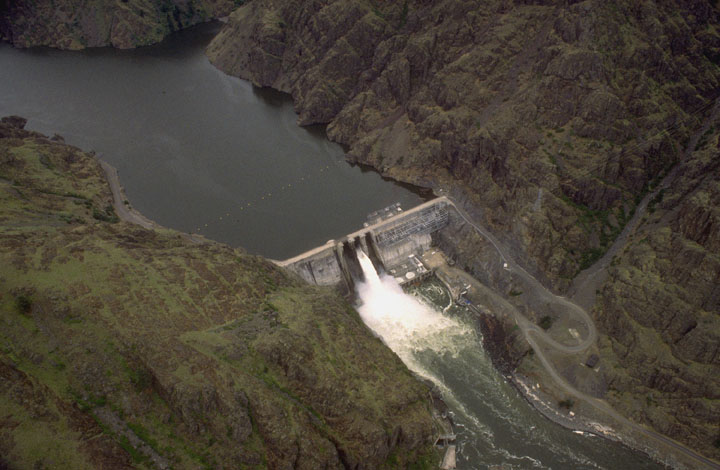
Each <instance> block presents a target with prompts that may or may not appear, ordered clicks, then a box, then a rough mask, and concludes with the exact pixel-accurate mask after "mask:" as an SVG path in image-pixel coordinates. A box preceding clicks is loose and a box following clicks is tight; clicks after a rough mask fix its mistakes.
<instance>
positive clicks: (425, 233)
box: [277, 197, 452, 290]
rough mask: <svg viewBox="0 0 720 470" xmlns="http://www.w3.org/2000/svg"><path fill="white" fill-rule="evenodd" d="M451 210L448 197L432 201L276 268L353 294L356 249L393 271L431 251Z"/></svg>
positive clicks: (378, 264) (333, 241)
mask: <svg viewBox="0 0 720 470" xmlns="http://www.w3.org/2000/svg"><path fill="white" fill-rule="evenodd" d="M451 206H452V202H450V201H449V200H448V199H447V198H445V197H440V198H437V199H433V200H432V201H428V202H426V203H424V204H421V205H419V206H417V207H414V208H412V209H410V210H408V211H406V212H402V213H396V214H395V215H393V216H392V217H389V218H386V219H383V220H381V221H379V222H377V223H375V224H373V225H371V226H368V227H364V228H362V229H360V230H358V231H356V232H353V233H351V234H348V235H346V236H344V237H343V238H341V239H338V240H332V241H330V242H328V243H327V244H325V245H323V246H319V247H317V248H314V249H312V250H309V251H307V252H305V253H302V254H300V255H298V256H295V257H293V258H290V259H288V260H285V261H280V262H278V263H277V264H279V265H280V266H283V267H286V268H287V269H289V270H290V271H293V272H295V273H296V274H298V275H299V276H300V277H302V278H303V279H305V280H306V281H307V282H309V283H312V284H318V285H344V286H345V287H347V288H348V289H350V290H352V287H353V283H354V278H355V277H357V272H358V270H359V266H355V264H357V257H356V256H355V250H356V249H360V248H362V249H363V250H364V251H365V252H366V253H367V254H368V256H370V258H371V259H372V261H373V263H374V264H375V265H376V267H379V268H385V269H390V268H392V267H393V266H395V265H398V264H399V263H401V262H404V261H407V258H408V256H409V255H411V254H415V255H419V254H420V253H421V252H422V250H424V249H427V248H428V247H429V245H430V242H431V234H432V233H434V232H436V231H438V230H440V229H442V228H443V227H445V226H446V225H447V224H448V220H449V214H448V210H449V208H450V207H451Z"/></svg>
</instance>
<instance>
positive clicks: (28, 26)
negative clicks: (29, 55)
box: [0, 0, 237, 49]
mask: <svg viewBox="0 0 720 470" xmlns="http://www.w3.org/2000/svg"><path fill="white" fill-rule="evenodd" d="M236 6H237V3H236V2H235V1H234V0H81V1H69V0H55V1H52V2H50V1H46V0H41V1H30V0H6V1H3V2H0V8H1V9H0V38H2V39H4V40H6V41H8V42H10V43H12V45H13V46H15V47H32V46H50V47H56V48H60V49H83V48H86V47H99V46H113V47H117V48H120V49H129V48H133V47H137V46H145V45H148V44H154V43H156V42H159V41H161V40H162V39H163V38H164V37H165V36H167V35H168V34H169V33H171V32H173V31H178V30H180V29H183V28H187V27H189V26H192V25H195V24H198V23H202V22H205V21H209V20H211V19H215V18H219V17H223V16H226V15H228V14H229V13H230V12H231V11H232V9H233V8H235V7H236Z"/></svg>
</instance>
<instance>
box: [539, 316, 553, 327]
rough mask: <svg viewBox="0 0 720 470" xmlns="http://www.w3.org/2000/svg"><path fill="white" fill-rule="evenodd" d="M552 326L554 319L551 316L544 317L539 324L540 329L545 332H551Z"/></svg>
mask: <svg viewBox="0 0 720 470" xmlns="http://www.w3.org/2000/svg"><path fill="white" fill-rule="evenodd" d="M552 324H553V319H552V318H551V317H550V316H549V315H545V316H544V317H542V318H541V319H540V323H538V325H539V326H540V328H542V329H543V330H549V329H550V327H551V326H552Z"/></svg>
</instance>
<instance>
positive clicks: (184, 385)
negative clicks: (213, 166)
mask: <svg viewBox="0 0 720 470" xmlns="http://www.w3.org/2000/svg"><path fill="white" fill-rule="evenodd" d="M23 125H24V120H22V119H18V118H13V119H3V121H2V122H1V123H0V200H1V203H0V322H1V324H2V326H1V327H0V344H1V345H2V349H0V421H1V422H2V426H0V467H2V468H73V469H82V468H108V469H110V468H112V469H116V468H138V467H140V468H150V467H153V468H170V467H172V468H298V469H317V468H337V469H341V468H386V467H387V468H405V467H407V466H409V465H411V464H412V465H418V466H419V467H420V468H429V466H431V465H435V464H436V460H437V458H438V457H437V456H435V455H434V454H433V451H432V438H433V433H434V426H435V425H434V422H433V419H432V416H431V412H430V398H429V393H428V389H427V387H426V386H425V385H424V384H422V383H421V382H419V381H418V380H416V378H415V377H414V376H413V375H412V374H411V373H410V372H409V371H408V370H407V368H406V367H405V366H404V365H403V364H402V362H401V361H400V360H399V359H398V358H397V356H395V355H394V354H393V353H392V352H391V351H390V350H389V349H388V348H387V347H386V346H385V345H384V344H382V342H381V341H380V340H379V339H377V338H376V337H374V336H373V335H372V333H371V332H370V331H369V330H368V329H367V328H366V327H365V325H364V324H363V322H362V320H361V319H360V317H359V315H358V314H357V312H355V310H353V308H352V307H351V306H350V305H349V304H347V303H346V301H345V300H343V299H342V298H341V297H340V296H339V295H338V294H336V293H335V292H333V291H331V290H327V289H321V288H316V287H310V286H307V285H304V284H303V283H301V281H299V280H297V279H294V278H291V277H289V275H288V273H286V272H285V271H283V270H281V269H280V268H278V267H276V266H275V265H273V264H272V263H270V262H268V261H267V260H265V259H262V258H260V257H256V256H250V255H247V254H245V253H243V252H242V251H240V250H234V249H231V248H229V247H227V246H225V245H220V244H216V243H210V242H207V243H200V244H196V243H192V242H191V241H190V240H188V239H186V238H185V237H182V236H181V235H180V234H178V233H177V232H174V231H170V230H162V231H151V230H146V229H143V228H141V227H138V226H136V225H131V224H128V223H125V222H122V221H118V219H117V217H116V216H115V214H114V211H113V206H112V204H111V197H112V196H111V193H110V189H109V187H108V185H107V183H106V181H105V178H104V174H103V172H102V170H101V168H100V166H99V164H98V162H97V160H96V159H95V158H94V157H93V156H92V155H89V154H86V153H83V152H81V151H80V150H79V149H77V148H74V147H71V146H68V145H66V144H64V143H61V142H58V141H57V140H54V139H48V138H46V137H44V136H42V135H40V134H38V133H35V132H29V131H26V130H23V129H22V127H23Z"/></svg>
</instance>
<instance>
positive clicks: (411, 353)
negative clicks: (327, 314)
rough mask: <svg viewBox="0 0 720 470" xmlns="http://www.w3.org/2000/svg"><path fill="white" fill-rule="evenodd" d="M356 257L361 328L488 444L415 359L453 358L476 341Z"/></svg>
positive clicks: (461, 408)
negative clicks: (430, 387)
mask: <svg viewBox="0 0 720 470" xmlns="http://www.w3.org/2000/svg"><path fill="white" fill-rule="evenodd" d="M357 255H358V260H359V261H360V266H361V267H362V270H363V274H364V276H365V281H364V282H362V283H359V284H358V285H357V293H358V297H359V298H360V301H361V305H360V306H359V307H358V312H359V313H360V317H361V318H362V319H363V321H364V322H365V324H366V325H367V326H368V327H369V328H370V329H371V330H373V332H375V334H376V335H378V336H379V337H380V338H382V340H383V341H384V342H385V344H387V345H388V346H389V347H390V349H392V350H393V351H394V352H395V354H397V355H398V356H399V357H400V359H402V361H403V362H404V363H405V365H406V366H407V367H408V368H409V369H410V370H412V371H413V372H415V373H416V374H418V375H419V376H421V377H424V378H426V379H428V380H430V381H431V382H433V383H434V384H435V385H436V386H437V387H438V389H439V390H440V391H441V393H442V394H443V396H444V397H445V400H446V401H447V402H448V403H449V404H452V405H453V406H454V407H455V408H456V409H457V410H458V411H460V412H461V413H463V414H464V415H465V416H466V418H467V419H469V420H470V421H472V422H473V424H474V425H475V429H476V431H477V432H480V433H481V434H483V435H485V437H486V438H491V436H492V433H491V431H490V430H489V429H488V428H487V427H486V426H485V425H484V424H483V423H481V422H480V420H479V419H478V418H477V417H476V416H475V415H474V414H473V413H471V412H470V410H468V409H466V407H465V405H464V404H463V403H462V402H461V401H460V400H458V399H457V397H456V396H455V394H454V393H453V391H452V390H451V389H450V388H449V387H448V386H447V385H446V384H445V382H444V380H443V379H442V377H438V376H437V375H435V374H434V373H433V372H431V371H430V370H429V369H428V368H427V367H426V366H425V365H424V364H423V362H422V360H421V359H420V357H419V354H420V353H422V352H423V351H428V350H429V351H432V352H434V353H436V354H440V355H442V354H449V355H451V356H452V357H457V355H458V354H459V353H460V352H461V351H463V350H464V349H466V348H468V347H477V344H478V341H479V340H478V338H477V336H476V335H475V332H474V330H473V329H472V328H470V327H468V326H467V325H464V324H462V323H461V322H459V321H457V320H455V319H453V318H450V317H447V316H445V315H443V314H442V313H441V312H439V311H438V310H436V309H434V308H432V307H431V306H429V305H426V304H425V303H423V302H421V301H420V300H418V299H417V298H415V297H413V296H411V295H408V294H406V293H405V292H403V290H402V287H400V285H399V284H398V283H397V281H396V280H395V279H394V278H393V277H390V276H387V275H384V274H383V275H378V273H377V271H376V270H375V266H373V264H372V261H370V258H368V256H367V255H366V254H365V253H364V252H363V251H362V250H358V252H357Z"/></svg>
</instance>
